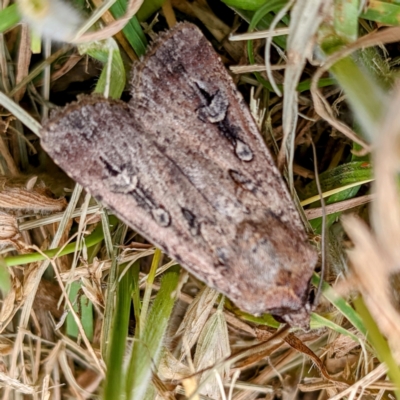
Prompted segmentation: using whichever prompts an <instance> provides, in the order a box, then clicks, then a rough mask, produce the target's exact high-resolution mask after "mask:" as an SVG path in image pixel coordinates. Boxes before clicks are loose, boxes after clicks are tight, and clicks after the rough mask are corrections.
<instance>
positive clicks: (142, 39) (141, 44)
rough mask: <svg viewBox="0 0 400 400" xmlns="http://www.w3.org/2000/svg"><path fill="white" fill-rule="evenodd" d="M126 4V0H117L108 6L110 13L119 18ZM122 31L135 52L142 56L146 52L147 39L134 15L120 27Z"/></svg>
mask: <svg viewBox="0 0 400 400" xmlns="http://www.w3.org/2000/svg"><path fill="white" fill-rule="evenodd" d="M126 5H127V0H117V1H116V2H115V3H114V4H113V5H112V6H111V8H110V11H111V13H112V15H113V16H114V17H115V18H121V17H122V16H123V15H124V14H125V10H126ZM122 32H123V33H124V35H125V37H126V39H127V40H128V42H129V43H130V45H131V46H132V48H133V50H134V51H135V53H136V54H137V55H138V56H143V55H144V54H145V53H146V48H147V39H146V36H145V35H144V33H143V29H142V27H141V26H140V24H139V21H138V19H137V17H136V16H134V17H132V18H131V20H130V21H129V22H128V23H127V24H126V25H125V27H124V29H122Z"/></svg>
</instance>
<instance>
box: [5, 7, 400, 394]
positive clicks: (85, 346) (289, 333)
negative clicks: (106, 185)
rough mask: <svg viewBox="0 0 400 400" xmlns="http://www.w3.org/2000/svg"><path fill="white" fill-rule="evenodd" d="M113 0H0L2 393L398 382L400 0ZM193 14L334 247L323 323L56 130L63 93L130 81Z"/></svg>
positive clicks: (328, 250)
mask: <svg viewBox="0 0 400 400" xmlns="http://www.w3.org/2000/svg"><path fill="white" fill-rule="evenodd" d="M111 3H112V2H110V1H104V2H101V1H98V0H94V1H90V2H89V1H83V0H74V1H71V2H67V1H64V0H36V1H34V0H18V1H17V0H15V2H13V1H4V2H3V3H2V7H3V8H2V10H1V11H0V31H1V36H0V71H1V79H0V103H1V106H2V108H1V122H0V132H1V136H0V168H1V177H0V248H1V251H2V258H1V260H0V290H1V303H0V305H1V309H0V354H1V361H0V392H1V394H0V395H1V397H2V398H3V399H17V398H18V399H19V398H33V399H50V398H51V399H61V398H65V399H72V398H74V399H75V398H76V399H89V398H103V399H122V398H124V399H134V400H139V399H141V398H146V399H185V398H190V399H234V400H251V399H310V400H311V399H321V400H322V399H335V400H339V399H344V398H351V399H361V398H365V399H393V398H397V399H400V369H399V363H400V348H399V341H398V337H399V335H400V314H399V312H400V303H399V301H400V300H399V299H400V295H399V291H400V285H399V279H398V277H399V276H400V275H399V272H400V271H399V265H400V261H399V260H400V243H399V238H400V203H399V172H400V164H399V163H400V161H399V160H400V136H399V133H400V113H399V111H398V110H399V108H400V86H399V85H398V83H397V79H398V75H399V74H398V71H399V69H398V62H399V61H398V60H399V48H398V42H399V40H400V27H399V26H398V25H399V21H400V6H399V5H398V4H397V3H396V2H391V1H385V0H382V1H355V0H303V1H300V0H290V1H286V0H268V1H264V0H223V1H219V0H218V1H217V0H210V1H206V0H191V1H189V0H167V1H164V2H157V1H153V0H146V1H145V2H142V1H140V0H130V1H127V0H117V1H116V2H115V4H111ZM142 3H143V4H142ZM160 3H163V5H162V8H160V7H161V6H160ZM135 14H136V15H135ZM134 15H135V16H134ZM133 16H134V17H133ZM132 17H133V18H132ZM177 20H178V21H181V20H182V21H183V20H188V21H191V22H193V23H195V24H197V25H198V26H199V27H200V28H201V29H202V30H203V32H204V33H205V34H206V35H207V37H208V39H209V40H211V41H212V44H213V45H214V47H215V48H216V49H217V51H218V52H219V53H220V55H221V57H222V59H223V61H224V63H225V64H226V66H227V68H230V70H231V71H232V73H233V76H234V80H235V83H237V85H238V87H239V88H240V90H241V91H242V92H243V94H244V96H245V98H246V99H250V100H249V104H250V107H251V110H252V112H253V114H254V117H255V119H256V121H257V124H258V126H259V128H260V131H261V133H262V135H263V137H264V139H265V141H266V143H267V144H268V146H269V148H270V149H271V151H272V152H273V154H275V156H276V160H277V162H278V163H279V165H280V167H281V169H282V173H283V175H284V176H285V178H286V179H287V182H288V185H289V188H290V190H291V193H292V196H293V198H294V199H295V201H296V203H297V205H298V208H299V210H300V211H301V213H302V216H303V217H304V218H303V222H304V224H305V226H306V228H307V229H308V233H309V237H310V241H311V242H312V243H313V244H314V245H315V246H316V247H317V248H318V250H319V252H320V254H321V255H324V256H326V262H325V265H324V267H325V270H323V269H321V265H319V267H318V269H317V271H316V274H315V277H314V279H313V285H314V287H315V293H317V288H318V286H319V282H321V280H322V296H321V297H320V298H319V303H318V304H319V305H318V307H317V308H316V309H315V310H314V313H313V315H312V319H311V330H310V331H309V332H304V331H301V330H298V329H295V328H293V329H291V330H290V329H289V327H287V326H282V325H280V324H279V322H278V321H276V320H274V319H273V317H272V316H269V315H264V316H261V317H254V316H251V315H246V314H243V313H242V312H240V311H239V310H237V309H236V308H235V307H234V305H233V304H231V303H230V302H229V301H228V300H227V299H223V298H222V297H221V296H220V295H219V294H218V293H216V292H215V291H213V290H211V289H209V288H207V287H205V286H204V285H203V284H201V283H200V282H198V281H197V280H196V279H194V278H193V277H191V276H189V275H188V274H187V273H186V272H184V271H182V270H179V267H177V266H176V263H175V262H174V260H168V259H167V258H166V257H164V256H163V255H162V254H161V252H160V251H159V250H157V249H155V248H154V247H153V246H152V244H151V243H146V242H145V241H144V240H143V238H141V237H140V236H139V235H137V233H136V232H133V231H131V230H129V229H127V227H126V226H124V225H123V224H122V223H120V222H119V221H118V220H117V219H116V218H115V217H114V216H113V215H112V214H109V212H108V211H107V210H104V209H103V208H102V206H101V205H100V204H98V203H96V202H95V201H94V200H93V199H92V198H91V197H90V196H89V195H85V194H84V192H83V191H82V188H80V187H79V186H77V185H75V184H74V182H71V181H70V180H69V179H68V178H67V177H66V176H65V175H64V174H63V173H62V172H61V171H60V170H58V168H57V167H56V166H55V165H54V164H53V163H52V162H51V161H50V160H49V159H48V158H47V157H46V154H44V152H43V151H42V150H41V148H40V143H39V139H38V137H37V136H36V135H37V134H38V132H39V130H40V123H41V122H42V121H43V120H44V119H45V118H46V117H47V116H48V115H49V112H51V109H53V108H54V107H56V105H57V106H62V105H64V104H66V103H67V102H70V101H72V100H74V99H75V98H76V96H77V95H78V94H80V93H91V92H93V91H95V92H97V93H103V94H108V95H109V96H110V97H116V98H118V97H121V96H122V97H123V98H125V97H126V96H125V94H124V88H125V83H126V71H129V69H130V64H131V63H132V61H134V60H136V59H138V58H140V56H142V55H143V54H144V53H145V51H146V46H147V43H148V41H151V38H152V37H154V35H155V34H156V32H160V31H162V30H165V29H167V28H168V27H170V26H172V25H173V24H174V23H175V22H176V21H177ZM39 35H43V37H42V39H43V40H42V42H41V41H40V37H39ZM113 35H115V36H113ZM231 35H233V36H234V37H233V36H232V37H231V38H232V39H234V40H230V36H231ZM51 39H55V41H53V43H52V44H51ZM247 41H248V42H247ZM77 82H79V85H77ZM313 144H314V145H315V147H316V157H314V155H313V151H312V146H313ZM371 182H372V183H371ZM322 199H324V201H323V202H322V201H321V200H322ZM370 203H371V204H370ZM188 251H190V249H188ZM323 258H324V257H321V260H322V259H323ZM320 264H321V263H320ZM250 267H251V266H249V268H250ZM317 294H319V293H317ZM139 393H140V394H139Z"/></svg>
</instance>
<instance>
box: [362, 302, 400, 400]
mask: <svg viewBox="0 0 400 400" xmlns="http://www.w3.org/2000/svg"><path fill="white" fill-rule="evenodd" d="M354 305H355V307H356V309H357V311H358V313H359V315H361V318H362V319H363V321H364V324H365V326H366V327H367V329H368V335H367V338H368V340H369V341H370V342H371V344H372V346H373V347H374V349H375V351H376V354H377V357H378V359H379V361H381V362H384V363H385V364H386V366H387V367H388V372H387V374H388V376H389V378H390V380H391V381H392V382H393V384H394V385H395V386H396V388H397V389H396V390H395V391H394V392H395V395H396V398H397V399H398V400H399V399H400V369H399V366H398V364H397V362H396V360H395V359H394V357H393V355H392V352H391V350H390V347H389V345H388V342H387V340H386V339H385V338H384V337H383V335H382V333H381V332H380V330H379V328H378V326H377V324H376V322H375V320H374V319H373V318H372V316H371V314H370V313H369V310H368V308H367V307H366V306H365V304H364V301H363V299H362V297H357V298H356V299H355V300H354Z"/></svg>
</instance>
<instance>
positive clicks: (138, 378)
mask: <svg viewBox="0 0 400 400" xmlns="http://www.w3.org/2000/svg"><path fill="white" fill-rule="evenodd" d="M178 282H179V267H177V266H175V267H171V268H170V269H169V270H168V271H167V272H166V273H165V274H164V275H163V277H162V278H161V287H160V291H159V292H158V294H157V296H156V298H155V300H154V303H153V305H152V307H151V309H150V311H149V313H148V316H147V319H146V325H145V326H144V327H142V329H143V330H142V333H141V335H140V337H139V338H135V341H134V343H133V349H132V355H131V359H130V363H129V368H128V374H127V386H126V398H127V399H129V400H141V399H143V397H144V396H145V394H146V391H147V389H148V387H149V384H150V379H151V372H152V368H153V367H154V366H157V363H158V361H159V356H160V351H161V348H162V344H163V337H164V335H165V332H166V329H167V325H168V321H169V318H170V315H171V312H172V308H173V306H174V303H175V296H176V290H177V287H178Z"/></svg>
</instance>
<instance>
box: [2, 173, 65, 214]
mask: <svg viewBox="0 0 400 400" xmlns="http://www.w3.org/2000/svg"><path fill="white" fill-rule="evenodd" d="M36 179H37V178H36V177H34V178H29V179H27V181H25V182H24V181H22V182H21V180H19V181H17V182H15V181H12V180H9V179H7V178H5V177H2V178H0V208H2V209H3V210H7V211H14V212H15V211H23V212H25V213H26V212H29V211H30V212H36V213H50V212H58V211H62V210H64V209H65V208H66V206H67V202H66V200H65V199H64V198H60V199H54V198H53V195H52V193H51V192H50V191H49V190H48V189H46V187H45V186H44V185H43V184H39V185H37V186H36V185H35V184H36Z"/></svg>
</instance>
